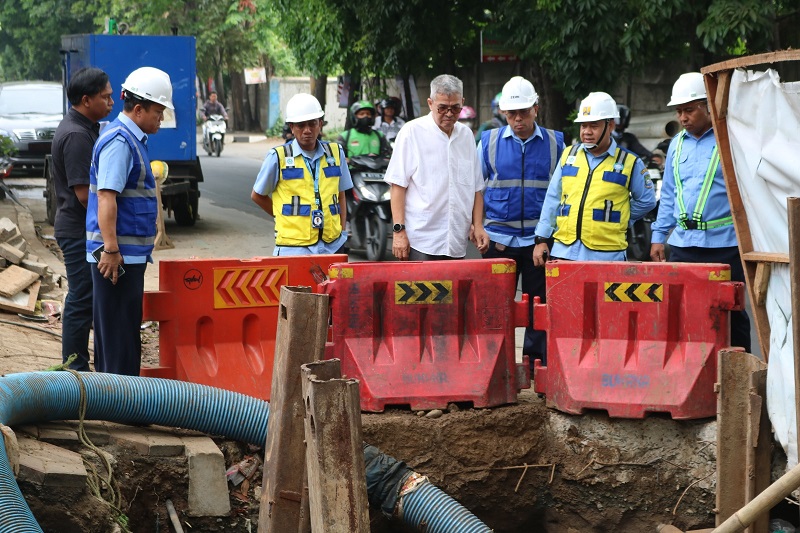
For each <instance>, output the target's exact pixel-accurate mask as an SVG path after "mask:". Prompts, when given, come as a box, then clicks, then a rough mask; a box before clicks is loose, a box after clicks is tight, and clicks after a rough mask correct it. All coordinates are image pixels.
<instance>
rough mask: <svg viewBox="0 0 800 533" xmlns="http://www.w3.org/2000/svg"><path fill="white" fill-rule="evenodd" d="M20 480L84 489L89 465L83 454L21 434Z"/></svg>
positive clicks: (49, 485)
mask: <svg viewBox="0 0 800 533" xmlns="http://www.w3.org/2000/svg"><path fill="white" fill-rule="evenodd" d="M17 443H18V444H19V479H21V480H25V481H29V482H31V483H35V484H36V485H40V486H42V487H71V488H81V487H84V486H85V485H86V467H85V466H83V459H81V456H80V454H77V453H75V452H71V451H69V450H65V449H64V448H59V447H58V446H53V445H52V444H47V443H46V442H41V441H38V440H35V439H31V438H28V437H23V436H18V437H17Z"/></svg>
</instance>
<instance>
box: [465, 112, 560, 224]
mask: <svg viewBox="0 0 800 533" xmlns="http://www.w3.org/2000/svg"><path fill="white" fill-rule="evenodd" d="M506 128H508V126H505V127H503V128H500V129H497V128H495V129H492V130H488V131H484V132H483V134H482V135H481V147H482V149H483V161H484V164H485V165H486V166H487V168H488V169H489V180H488V182H487V183H486V189H485V190H484V192H483V203H484V206H485V210H486V222H485V227H486V229H491V230H492V231H496V232H497V233H501V234H503V235H513V236H517V237H530V236H532V235H533V234H534V230H535V229H536V224H537V223H538V222H539V215H540V214H541V212H542V205H543V204H544V199H545V196H547V186H548V185H549V184H550V177H551V176H552V175H553V171H554V170H555V168H556V165H557V164H558V161H559V159H560V158H561V152H562V151H563V146H564V134H563V133H561V132H560V131H553V130H548V129H545V128H542V127H541V126H540V127H539V129H540V130H541V131H542V136H543V137H544V142H539V141H538V140H536V139H534V140H531V141H528V142H527V143H526V144H524V145H520V143H518V142H517V141H516V140H515V139H514V138H512V137H503V136H502V133H503V132H504V131H505V129H506Z"/></svg>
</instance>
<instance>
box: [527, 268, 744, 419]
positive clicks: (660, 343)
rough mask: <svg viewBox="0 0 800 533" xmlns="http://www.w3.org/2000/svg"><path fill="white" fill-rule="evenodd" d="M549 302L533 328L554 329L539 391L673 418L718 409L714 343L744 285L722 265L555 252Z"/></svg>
mask: <svg viewBox="0 0 800 533" xmlns="http://www.w3.org/2000/svg"><path fill="white" fill-rule="evenodd" d="M546 269H547V270H546V274H547V303H546V304H541V303H539V302H535V304H534V311H533V316H534V322H533V323H534V327H535V328H536V329H540V330H545V331H547V366H546V367H544V366H541V362H540V361H535V362H534V390H536V392H539V393H544V394H545V395H546V397H547V405H548V406H549V407H555V408H556V409H558V410H560V411H565V412H567V413H575V414H579V413H581V412H583V410H584V409H604V410H606V411H608V414H609V416H611V417H619V418H643V417H644V416H645V413H647V412H666V413H670V414H671V415H672V417H673V418H676V419H681V418H682V419H690V418H704V417H710V416H714V415H715V414H716V402H717V400H716V395H715V393H714V383H715V381H716V376H717V351H718V350H719V349H720V348H724V347H727V346H728V344H729V342H730V330H729V325H728V324H729V321H728V320H729V312H728V311H730V310H739V309H741V308H742V307H743V305H744V284H742V283H738V282H731V281H729V280H730V267H729V266H728V265H721V264H689V263H626V262H617V263H609V262H591V263H584V262H568V261H554V262H550V263H548V264H547V266H546Z"/></svg>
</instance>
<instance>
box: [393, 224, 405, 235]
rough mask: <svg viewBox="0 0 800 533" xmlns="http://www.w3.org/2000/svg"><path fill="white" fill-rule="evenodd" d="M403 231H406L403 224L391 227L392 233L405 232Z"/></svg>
mask: <svg viewBox="0 0 800 533" xmlns="http://www.w3.org/2000/svg"><path fill="white" fill-rule="evenodd" d="M405 230H406V225H405V224H399V223H396V224H395V225H394V226H392V231H393V232H394V233H400V232H401V231H405Z"/></svg>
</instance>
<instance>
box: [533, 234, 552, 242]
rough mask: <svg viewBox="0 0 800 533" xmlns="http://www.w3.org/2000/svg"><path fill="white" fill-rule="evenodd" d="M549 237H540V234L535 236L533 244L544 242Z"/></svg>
mask: <svg viewBox="0 0 800 533" xmlns="http://www.w3.org/2000/svg"><path fill="white" fill-rule="evenodd" d="M548 240H549V239H548V238H547V237H539V236H538V235H537V236H535V237H534V238H533V244H544V243H546V242H547V241H548Z"/></svg>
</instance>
